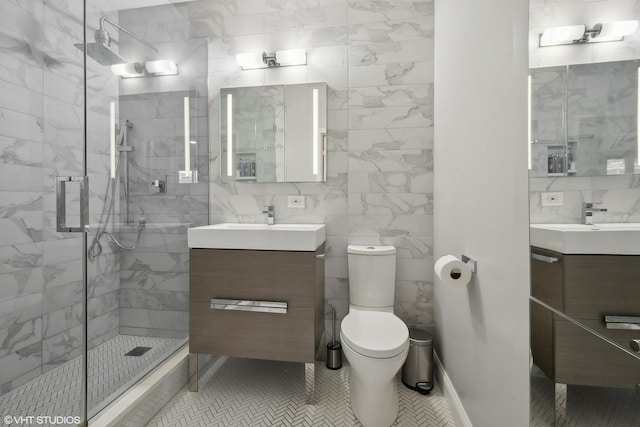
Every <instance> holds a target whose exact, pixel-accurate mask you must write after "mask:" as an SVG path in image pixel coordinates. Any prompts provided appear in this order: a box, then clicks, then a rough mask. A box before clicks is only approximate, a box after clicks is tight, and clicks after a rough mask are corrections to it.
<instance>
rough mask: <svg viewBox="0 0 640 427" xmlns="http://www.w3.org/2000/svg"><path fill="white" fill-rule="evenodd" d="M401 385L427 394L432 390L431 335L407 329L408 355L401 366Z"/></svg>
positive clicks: (416, 329)
mask: <svg viewBox="0 0 640 427" xmlns="http://www.w3.org/2000/svg"><path fill="white" fill-rule="evenodd" d="M402 383H403V384H404V385H406V386H407V387H409V388H410V389H412V390H416V391H417V392H419V393H422V394H429V392H430V391H431V389H432V388H433V335H431V334H430V333H429V332H427V331H425V330H422V329H418V328H409V354H408V355H407V360H406V361H405V362H404V365H402Z"/></svg>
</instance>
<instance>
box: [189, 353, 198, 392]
mask: <svg viewBox="0 0 640 427" xmlns="http://www.w3.org/2000/svg"><path fill="white" fill-rule="evenodd" d="M189 391H193V392H196V391H198V353H189Z"/></svg>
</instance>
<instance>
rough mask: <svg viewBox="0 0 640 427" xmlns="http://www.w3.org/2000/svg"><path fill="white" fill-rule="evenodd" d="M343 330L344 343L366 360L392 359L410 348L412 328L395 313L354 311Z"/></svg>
mask: <svg viewBox="0 0 640 427" xmlns="http://www.w3.org/2000/svg"><path fill="white" fill-rule="evenodd" d="M341 329H342V333H341V334H340V335H341V336H342V341H343V344H345V345H348V346H349V347H351V348H352V349H353V350H354V351H355V352H357V353H359V354H361V355H363V356H366V357H372V358H376V359H388V358H390V357H394V356H397V355H398V354H400V353H402V351H403V350H404V349H405V348H406V347H407V346H408V345H409V329H408V328H407V325H405V324H404V322H403V321H402V320H400V318H399V317H397V316H396V315H394V314H393V313H388V312H380V311H351V312H349V314H347V316H346V317H345V318H344V319H343V320H342V325H341Z"/></svg>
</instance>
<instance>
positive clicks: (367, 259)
mask: <svg viewBox="0 0 640 427" xmlns="http://www.w3.org/2000/svg"><path fill="white" fill-rule="evenodd" d="M347 257H348V264H349V303H350V304H354V305H358V306H362V307H373V308H375V307H392V306H393V300H394V292H395V282H396V248H395V247H394V246H356V245H349V246H348V248H347Z"/></svg>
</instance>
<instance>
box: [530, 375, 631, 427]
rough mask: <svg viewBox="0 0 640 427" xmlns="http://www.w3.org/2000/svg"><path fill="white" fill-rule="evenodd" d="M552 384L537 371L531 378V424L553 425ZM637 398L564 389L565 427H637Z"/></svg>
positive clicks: (620, 391) (598, 390)
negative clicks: (565, 392)
mask: <svg viewBox="0 0 640 427" xmlns="http://www.w3.org/2000/svg"><path fill="white" fill-rule="evenodd" d="M553 399H554V396H553V382H552V381H551V380H550V379H548V378H547V377H546V376H545V375H544V374H543V373H542V371H540V370H539V369H538V368H537V367H535V368H534V371H533V372H532V375H531V423H530V425H531V426H533V427H548V426H552V425H553V406H554V400H553ZM638 420H640V395H638V394H636V392H635V391H634V390H631V389H619V388H607V387H587V386H575V385H569V386H567V427H637V426H638V425H640V423H639V422H638Z"/></svg>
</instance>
